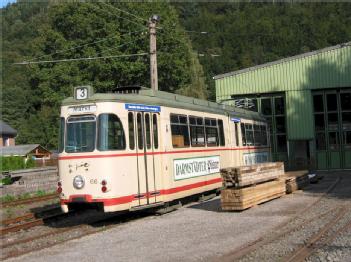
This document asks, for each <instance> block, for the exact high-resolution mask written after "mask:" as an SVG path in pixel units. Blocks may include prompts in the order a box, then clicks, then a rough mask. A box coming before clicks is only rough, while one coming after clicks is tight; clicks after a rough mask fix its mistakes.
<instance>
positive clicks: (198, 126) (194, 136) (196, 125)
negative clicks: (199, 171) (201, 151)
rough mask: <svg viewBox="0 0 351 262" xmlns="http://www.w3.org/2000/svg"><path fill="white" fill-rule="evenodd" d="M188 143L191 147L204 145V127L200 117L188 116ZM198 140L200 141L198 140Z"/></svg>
mask: <svg viewBox="0 0 351 262" xmlns="http://www.w3.org/2000/svg"><path fill="white" fill-rule="evenodd" d="M189 128H190V142H191V146H192V147H204V146H205V145H206V143H205V126H204V120H203V118H202V117H198V116H189ZM199 138H200V139H201V140H199Z"/></svg>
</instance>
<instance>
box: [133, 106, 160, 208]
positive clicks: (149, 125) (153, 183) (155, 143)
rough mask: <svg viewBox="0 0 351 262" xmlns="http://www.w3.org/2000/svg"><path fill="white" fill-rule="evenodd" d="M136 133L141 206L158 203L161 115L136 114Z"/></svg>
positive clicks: (138, 196)
mask: <svg viewBox="0 0 351 262" xmlns="http://www.w3.org/2000/svg"><path fill="white" fill-rule="evenodd" d="M134 116H135V117H134V119H135V127H136V129H135V131H136V141H137V145H136V153H137V154H136V155H137V156H136V157H137V165H138V167H137V170H138V195H137V196H136V197H137V198H138V199H139V205H148V204H152V203H156V202H158V201H160V200H159V198H160V191H159V189H160V188H159V187H160V183H159V176H157V170H160V168H161V163H160V162H161V161H160V155H159V154H155V152H156V151H158V148H159V135H158V132H159V128H158V126H159V115H158V114H156V113H149V112H134Z"/></svg>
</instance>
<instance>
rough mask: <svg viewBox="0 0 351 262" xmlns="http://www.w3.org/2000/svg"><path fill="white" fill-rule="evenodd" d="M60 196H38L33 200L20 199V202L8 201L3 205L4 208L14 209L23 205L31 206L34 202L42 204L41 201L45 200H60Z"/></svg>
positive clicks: (55, 194)
mask: <svg viewBox="0 0 351 262" xmlns="http://www.w3.org/2000/svg"><path fill="white" fill-rule="evenodd" d="M58 196H59V195H58V194H57V193H53V194H48V195H45V196H37V197H31V198H26V199H18V200H13V201H7V202H3V203H2V207H3V208H4V207H13V206H18V205H23V204H31V203H34V202H40V201H45V200H50V199H55V198H57V199H58Z"/></svg>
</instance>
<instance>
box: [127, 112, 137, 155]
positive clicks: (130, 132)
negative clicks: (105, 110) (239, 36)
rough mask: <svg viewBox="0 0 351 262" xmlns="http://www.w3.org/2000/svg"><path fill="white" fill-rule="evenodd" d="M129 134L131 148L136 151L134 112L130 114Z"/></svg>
mask: <svg viewBox="0 0 351 262" xmlns="http://www.w3.org/2000/svg"><path fill="white" fill-rule="evenodd" d="M128 132H129V148H130V149H131V150H134V148H135V138H134V116H133V113H132V112H129V113H128Z"/></svg>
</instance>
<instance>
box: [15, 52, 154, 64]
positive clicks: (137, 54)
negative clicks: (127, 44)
mask: <svg viewBox="0 0 351 262" xmlns="http://www.w3.org/2000/svg"><path fill="white" fill-rule="evenodd" d="M145 55H149V53H136V54H126V55H111V56H96V57H81V58H71V59H59V60H44V61H32V62H31V61H24V62H20V63H14V65H30V64H47V63H60V62H72V61H84V60H97V59H110V58H124V57H133V56H145Z"/></svg>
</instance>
